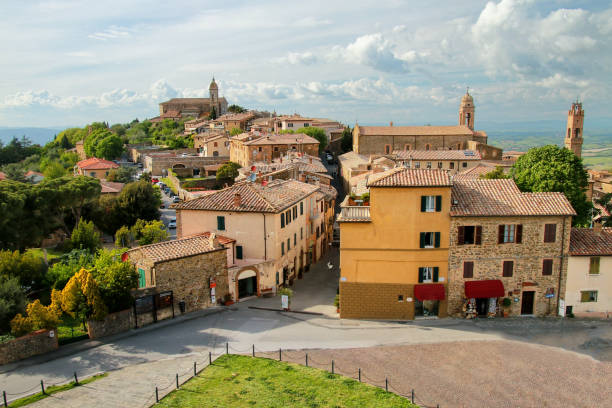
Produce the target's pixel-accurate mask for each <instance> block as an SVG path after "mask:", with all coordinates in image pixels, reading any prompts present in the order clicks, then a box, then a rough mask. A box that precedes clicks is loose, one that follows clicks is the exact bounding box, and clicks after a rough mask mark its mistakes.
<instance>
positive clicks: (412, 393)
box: [410, 389, 414, 404]
mask: <svg viewBox="0 0 612 408" xmlns="http://www.w3.org/2000/svg"><path fill="white" fill-rule="evenodd" d="M410 402H412V403H413V404H414V389H413V390H412V392H411V394H410Z"/></svg>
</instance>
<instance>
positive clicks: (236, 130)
mask: <svg viewBox="0 0 612 408" xmlns="http://www.w3.org/2000/svg"><path fill="white" fill-rule="evenodd" d="M241 133H244V130H242V129H240V128H239V127H235V128H232V130H230V136H236V135H239V134H241Z"/></svg>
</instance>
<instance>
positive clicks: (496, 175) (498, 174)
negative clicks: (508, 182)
mask: <svg viewBox="0 0 612 408" xmlns="http://www.w3.org/2000/svg"><path fill="white" fill-rule="evenodd" d="M479 178H481V179H487V180H491V179H507V178H510V176H508V175H507V174H506V173H504V168H503V167H502V166H495V170H491V171H490V172H488V173H486V174H481V175H480V177H479Z"/></svg>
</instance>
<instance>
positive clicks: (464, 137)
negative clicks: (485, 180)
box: [353, 93, 502, 160]
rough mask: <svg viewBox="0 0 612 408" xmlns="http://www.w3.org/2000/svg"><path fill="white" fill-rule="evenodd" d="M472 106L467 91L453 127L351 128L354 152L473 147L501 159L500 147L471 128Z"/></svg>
mask: <svg viewBox="0 0 612 408" xmlns="http://www.w3.org/2000/svg"><path fill="white" fill-rule="evenodd" d="M474 120H475V106H474V99H473V97H472V95H470V94H469V93H466V94H465V95H464V96H463V98H462V99H461V106H460V108H459V125H456V126H393V122H391V123H390V124H389V126H360V125H358V124H356V125H355V127H354V129H353V151H354V152H355V153H357V154H365V155H371V154H391V153H392V152H393V151H395V150H475V151H478V152H480V154H481V156H482V158H483V159H493V160H500V159H501V157H502V150H501V149H499V148H496V147H493V146H489V145H487V134H486V133H485V132H484V131H475V130H474Z"/></svg>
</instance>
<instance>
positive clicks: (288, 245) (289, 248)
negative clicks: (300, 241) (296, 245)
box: [287, 238, 291, 251]
mask: <svg viewBox="0 0 612 408" xmlns="http://www.w3.org/2000/svg"><path fill="white" fill-rule="evenodd" d="M289 250H291V238H287V251H289Z"/></svg>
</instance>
